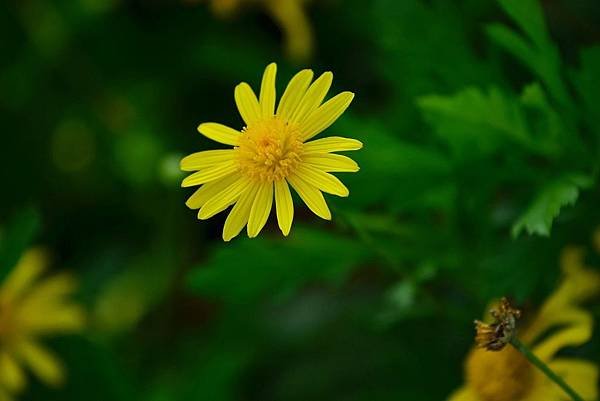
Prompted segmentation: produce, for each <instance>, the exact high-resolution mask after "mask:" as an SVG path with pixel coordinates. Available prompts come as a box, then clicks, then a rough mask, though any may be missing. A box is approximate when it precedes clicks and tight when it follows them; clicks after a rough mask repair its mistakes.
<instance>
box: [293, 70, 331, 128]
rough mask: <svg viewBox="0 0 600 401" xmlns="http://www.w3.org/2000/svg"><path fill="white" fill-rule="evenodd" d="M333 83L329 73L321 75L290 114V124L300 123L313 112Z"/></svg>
mask: <svg viewBox="0 0 600 401" xmlns="http://www.w3.org/2000/svg"><path fill="white" fill-rule="evenodd" d="M332 81H333V74H332V73H331V72H329V71H327V72H325V73H323V74H322V75H321V76H320V77H319V78H317V80H316V81H315V82H313V83H312V85H311V86H310V87H309V88H308V90H307V91H306V93H305V94H304V96H303V97H302V100H301V101H300V104H299V105H298V107H297V108H296V110H295V111H294V113H293V114H292V117H291V118H290V121H291V122H301V121H302V120H303V119H304V118H305V117H306V116H307V115H309V114H310V113H312V112H313V110H315V109H316V108H317V107H319V105H320V104H321V102H322V101H323V99H325V96H326V95H327V92H328V91H329V88H330V87H331V82H332Z"/></svg>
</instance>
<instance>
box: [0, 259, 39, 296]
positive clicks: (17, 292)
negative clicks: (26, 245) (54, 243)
mask: <svg viewBox="0 0 600 401" xmlns="http://www.w3.org/2000/svg"><path fill="white" fill-rule="evenodd" d="M46 258H47V256H46V254H45V253H44V251H42V250H39V249H32V250H29V251H27V252H25V254H23V256H21V259H20V260H19V263H17V265H16V266H15V267H14V268H13V270H12V271H11V272H10V273H9V275H8V277H7V278H6V279H5V281H4V283H3V284H2V287H1V288H0V301H3V302H9V301H11V300H13V299H15V298H18V297H20V296H21V295H22V294H23V293H25V292H26V291H27V290H28V289H29V287H31V285H32V284H33V282H34V281H35V280H36V278H38V277H39V275H40V274H41V273H42V272H43V271H44V269H45V267H46Z"/></svg>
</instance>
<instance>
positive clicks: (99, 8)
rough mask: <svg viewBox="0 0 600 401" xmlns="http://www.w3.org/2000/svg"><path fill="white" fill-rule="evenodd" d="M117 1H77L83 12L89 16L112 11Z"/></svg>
mask: <svg viewBox="0 0 600 401" xmlns="http://www.w3.org/2000/svg"><path fill="white" fill-rule="evenodd" d="M118 3H119V0H79V4H80V5H81V8H82V9H83V11H84V12H85V13H87V14H91V15H100V14H104V13H107V12H109V11H110V10H112V9H114V8H115V7H116V6H117V4H118Z"/></svg>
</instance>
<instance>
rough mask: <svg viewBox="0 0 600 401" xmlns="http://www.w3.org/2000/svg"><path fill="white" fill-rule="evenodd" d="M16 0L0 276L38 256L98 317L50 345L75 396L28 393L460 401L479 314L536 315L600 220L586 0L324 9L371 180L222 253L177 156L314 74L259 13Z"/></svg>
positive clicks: (67, 390)
mask: <svg viewBox="0 0 600 401" xmlns="http://www.w3.org/2000/svg"><path fill="white" fill-rule="evenodd" d="M2 7H3V9H4V11H5V12H3V13H0V32H1V34H2V37H3V38H5V39H7V40H4V41H2V44H0V46H1V47H0V48H1V50H2V53H3V57H2V61H1V62H0V71H1V74H0V110H1V111H2V120H3V121H2V122H3V124H2V128H3V130H4V134H3V139H4V142H3V145H2V147H1V149H2V151H1V158H0V163H1V165H0V171H1V172H2V178H3V187H4V190H3V191H2V197H1V198H0V205H1V208H0V210H1V211H2V213H1V214H0V222H1V223H2V225H1V231H0V233H1V236H0V277H3V276H4V275H5V274H6V272H7V271H8V269H9V268H10V266H13V265H14V263H15V261H16V260H17V259H18V256H19V254H20V253H21V252H22V251H23V250H24V249H25V248H26V247H27V246H29V245H30V244H33V243H35V244H42V245H44V246H47V247H48V248H50V249H51V250H52V251H53V254H54V263H53V266H55V267H56V269H65V268H66V269H70V270H73V271H75V272H76V273H77V274H78V276H79V277H80V280H81V282H82V290H81V294H80V296H81V301H82V302H83V303H85V304H86V305H87V308H88V310H89V314H90V318H91V324H90V327H89V330H88V332H87V333H86V334H85V335H82V336H73V337H69V338H60V339H55V340H53V341H52V343H51V346H53V347H54V349H55V350H56V352H57V353H59V354H60V355H61V356H62V357H63V359H64V360H65V362H66V365H67V367H68V369H69V372H70V374H69V375H70V380H69V381H68V383H67V384H66V386H65V387H64V388H62V389H58V390H54V389H48V388H45V387H44V386H42V385H40V384H36V383H34V384H33V385H32V386H31V387H30V389H29V390H28V392H27V394H26V395H25V397H24V399H31V400H37V399H45V400H54V399H56V400H65V401H67V400H81V399H86V400H96V399H97V400H128V401H131V400H148V401H171V400H173V401H179V400H213V401H218V400H224V401H226V400H261V401H267V400H313V399H314V400H317V399H319V400H320V399H323V400H399V399H404V400H421V399H422V400H432V399H444V398H445V397H446V396H447V395H448V394H449V393H450V392H451V391H452V390H453V389H454V388H456V387H457V386H458V385H459V384H460V383H461V381H462V361H463V358H464V355H465V353H466V351H467V349H468V348H469V347H470V346H471V344H472V320H473V319H474V318H477V317H479V316H480V315H481V313H482V311H483V309H484V307H485V306H486V305H487V303H488V302H489V301H490V300H491V299H492V298H494V297H498V296H501V295H507V296H511V297H513V298H515V299H516V300H517V301H518V302H519V303H520V304H522V305H524V306H525V307H526V311H529V310H533V309H534V307H535V305H538V304H539V302H540V300H541V299H543V298H544V297H546V296H547V295H548V294H549V293H550V292H551V291H552V289H553V288H554V285H555V283H556V280H557V277H558V275H559V268H558V258H559V255H560V251H561V249H563V248H564V247H565V246H566V245H568V244H581V245H584V246H585V245H589V241H590V236H591V234H592V232H593V230H594V229H595V228H596V227H597V226H598V224H599V223H600V209H599V208H598V205H599V204H600V190H599V186H598V173H599V167H600V74H599V72H600V47H599V46H598V42H599V41H600V6H598V3H597V2H595V1H593V0H585V1H581V2H569V1H565V0H548V1H544V2H542V3H539V2H537V1H535V0H498V1H497V2H494V1H491V0H490V1H479V0H461V1H454V2H448V1H444V0H427V1H425V0H410V1H397V0H373V1H360V0H346V1H341V0H328V1H318V2H317V1H314V2H312V3H309V4H308V7H309V15H310V19H311V21H312V24H313V26H314V30H315V36H316V46H317V47H316V49H315V54H314V58H313V59H312V60H311V62H310V63H309V65H308V66H309V67H310V68H313V69H315V70H316V71H318V72H321V71H325V70H332V71H333V72H334V74H335V81H334V86H335V89H336V90H338V89H339V90H352V91H354V92H356V94H357V97H356V99H355V102H354V104H353V106H352V107H351V109H350V111H349V112H348V113H346V114H345V115H344V116H343V117H342V118H341V119H340V121H339V122H337V123H336V124H335V125H334V126H333V127H332V128H331V129H330V130H329V133H330V134H332V135H343V136H348V137H354V138H358V139H360V140H361V141H362V142H363V143H364V144H365V147H364V149H363V150H361V151H360V152H357V153H356V156H355V157H356V160H357V161H358V163H359V164H360V166H361V171H360V172H359V173H357V174H353V175H349V176H348V177H344V181H345V183H347V186H348V187H349V188H350V191H351V194H350V197H349V198H346V199H341V200H340V199H330V200H329V199H328V201H330V202H331V205H332V211H333V221H332V222H323V221H317V219H316V218H314V216H311V215H310V213H308V212H307V211H306V209H304V208H298V209H297V212H296V217H295V223H294V224H295V225H294V227H293V229H292V233H291V235H290V237H289V238H281V237H280V235H279V232H278V230H277V227H276V224H275V223H274V221H270V222H269V223H268V225H267V229H266V231H267V232H266V233H265V235H261V237H259V238H257V239H253V240H249V239H247V238H238V239H236V240H235V241H233V242H232V243H230V244H224V243H223V242H222V241H221V240H220V230H221V227H222V224H223V220H224V217H218V218H215V219H212V220H211V221H202V222H199V221H197V220H196V219H195V213H193V212H190V211H188V210H186V209H185V206H184V201H185V198H186V197H187V196H189V194H188V193H187V192H186V191H184V190H181V189H180V188H179V181H180V179H181V177H182V175H181V173H180V172H179V171H178V169H177V163H178V160H179V158H180V156H181V155H183V154H188V153H191V152H194V151H198V150H201V149H209V148H214V147H216V146H215V144H214V143H210V142H209V141H208V140H206V139H205V138H202V137H201V136H200V135H199V134H197V133H196V132H195V128H196V126H197V124H198V123H200V122H202V121H219V122H224V123H227V124H229V125H231V126H234V127H241V124H242V123H241V119H240V118H239V117H238V116H237V114H236V110H235V107H234V103H233V87H234V85H235V84H236V83H238V82H239V81H242V80H244V81H248V82H249V83H250V84H251V85H253V86H256V85H257V83H258V80H259V78H260V73H261V71H262V69H263V68H264V66H265V65H266V64H267V63H268V62H270V61H277V62H278V63H279V67H280V73H279V76H280V79H279V81H280V82H279V83H278V85H280V90H281V89H283V85H284V82H285V81H286V79H287V78H289V77H291V75H292V74H293V73H294V72H295V71H296V70H298V69H300V68H301V67H304V66H301V65H296V64H294V63H291V62H289V61H287V60H285V59H284V58H283V53H282V50H281V46H280V37H279V33H278V30H277V29H276V28H275V27H274V26H273V25H272V22H271V21H270V20H269V19H268V18H266V17H265V15H264V14H263V13H262V12H261V11H260V9H259V8H251V7H250V8H247V9H244V11H243V12H241V13H239V14H238V15H237V16H236V17H235V19H233V20H219V19H215V18H214V16H213V15H212V14H211V13H210V11H209V9H208V7H207V5H206V4H205V3H194V2H182V3H178V2H168V1H161V0H135V1H124V0H122V1H117V0H113V1H97V0H68V1H67V0H56V1H44V0H29V1H23V2H8V4H5V5H3V6H2ZM283 77H286V78H283ZM353 156H354V155H353ZM297 204H299V203H297ZM32 205H33V206H32ZM594 311H595V314H596V315H598V313H599V312H600V309H598V308H597V307H595V309H594ZM599 344H600V343H599V342H598V340H597V338H595V339H594V341H593V342H592V344H590V345H588V346H587V348H586V349H584V350H583V352H584V355H585V357H586V358H587V359H590V360H594V361H595V362H600V357H598V355H600V354H598V352H587V350H596V351H597V350H598V347H599V346H600V345H599Z"/></svg>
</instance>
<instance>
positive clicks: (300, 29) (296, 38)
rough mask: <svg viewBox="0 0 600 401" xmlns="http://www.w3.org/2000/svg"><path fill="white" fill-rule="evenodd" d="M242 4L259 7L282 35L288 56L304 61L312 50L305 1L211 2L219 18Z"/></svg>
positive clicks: (236, 0)
mask: <svg viewBox="0 0 600 401" xmlns="http://www.w3.org/2000/svg"><path fill="white" fill-rule="evenodd" d="M242 3H245V4H256V5H259V6H261V7H262V8H263V9H264V10H265V12H266V13H267V14H269V16H270V17H271V18H272V19H273V20H274V21H275V23H276V24H277V25H278V26H279V29H281V31H282V33H283V37H284V40H285V48H286V51H287V53H288V55H289V56H290V57H291V58H292V59H294V60H298V61H302V60H306V59H307V58H308V57H310V55H311V53H312V50H313V33H312V28H311V26H310V22H309V21H308V17H307V15H306V12H305V10H304V3H306V0H211V7H212V10H213V12H214V13H215V14H216V15H218V16H221V17H226V16H229V15H231V14H232V13H233V12H235V11H237V10H238V9H239V8H240V7H241V6H242Z"/></svg>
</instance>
